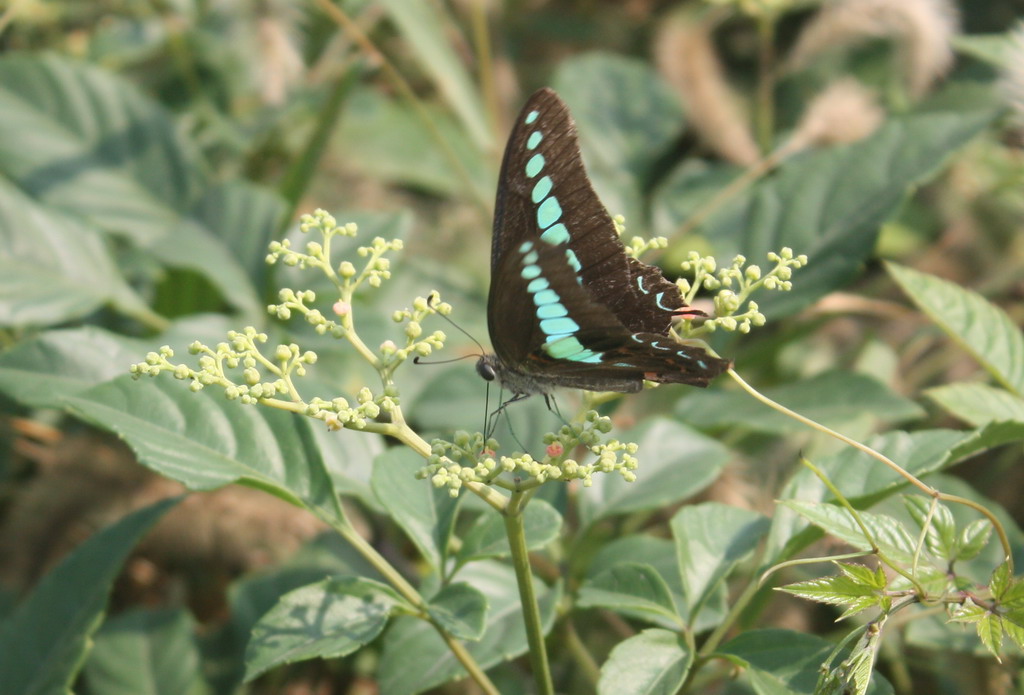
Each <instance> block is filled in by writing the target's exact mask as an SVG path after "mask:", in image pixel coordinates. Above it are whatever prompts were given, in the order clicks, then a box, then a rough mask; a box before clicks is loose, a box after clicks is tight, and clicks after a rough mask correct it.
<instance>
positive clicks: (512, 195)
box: [491, 88, 693, 333]
mask: <svg viewBox="0 0 1024 695" xmlns="http://www.w3.org/2000/svg"><path fill="white" fill-rule="evenodd" d="M500 182H501V183H500V184H499V186H498V198H497V203H496V205H495V217H494V236H493V240H492V248H491V259H492V284H493V282H494V281H495V276H494V274H493V270H494V267H495V266H497V264H498V259H500V258H502V257H503V256H504V255H505V254H506V253H507V252H508V250H509V249H511V248H514V247H515V246H517V245H518V244H519V243H521V242H522V241H524V240H527V239H536V238H537V237H540V238H542V239H544V240H545V241H548V242H550V243H553V244H555V245H557V246H560V247H562V248H563V249H565V252H566V255H567V258H568V260H569V263H570V266H571V267H572V268H573V269H574V271H575V272H576V274H577V276H578V278H579V281H580V282H581V283H582V284H583V285H584V286H585V287H586V288H587V289H588V291H590V293H591V294H592V295H593V296H594V298H595V299H596V300H597V301H598V302H599V303H601V304H603V305H604V306H605V307H607V308H608V309H609V310H610V311H611V312H612V313H613V314H615V315H616V316H617V317H618V319H619V320H620V321H621V322H622V323H623V324H624V325H625V326H626V327H627V328H628V329H630V330H631V331H636V332H651V333H664V332H666V331H667V330H668V328H669V326H670V324H671V321H672V319H673V317H674V316H677V315H680V314H683V313H690V314H692V313H693V312H692V310H689V311H687V306H686V303H685V302H684V301H683V298H682V296H681V295H680V293H679V289H678V288H677V287H676V285H675V283H672V282H669V281H668V280H666V279H665V278H664V276H662V274H661V270H660V269H658V268H657V267H655V266H651V265H647V264H645V263H642V262H640V261H638V260H636V259H635V258H630V257H628V256H627V255H626V252H625V248H624V247H623V245H622V242H621V241H620V240H619V237H618V233H617V232H616V231H615V225H614V223H613V222H612V219H611V216H610V215H609V214H608V211H607V210H606V209H605V207H604V205H603V204H602V203H601V200H600V199H599V198H598V197H597V193H595V192H594V189H593V187H592V186H591V184H590V179H589V178H588V177H587V173H586V170H585V169H584V167H583V160H582V158H581V156H580V149H579V143H578V138H577V134H576V124H575V123H574V122H573V120H572V116H571V115H570V114H569V109H568V107H567V106H566V105H565V103H564V102H563V101H562V100H561V98H559V96H558V95H557V94H556V93H555V92H554V91H553V90H551V89H546V88H545V89H541V90H538V91H537V92H535V93H534V94H533V96H531V97H530V99H529V100H528V101H527V102H526V105H525V106H524V107H523V110H522V112H521V113H520V114H519V116H518V118H517V119H516V122H515V125H514V127H513V129H512V134H511V135H510V137H509V142H508V146H507V147H506V149H505V157H504V160H503V162H502V169H501V178H500Z"/></svg>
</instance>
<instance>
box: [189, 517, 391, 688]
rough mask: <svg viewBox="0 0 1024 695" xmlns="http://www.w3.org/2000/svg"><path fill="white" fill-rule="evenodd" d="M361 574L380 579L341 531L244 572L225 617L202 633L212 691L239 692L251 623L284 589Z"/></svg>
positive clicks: (262, 614) (233, 592) (323, 536)
mask: <svg viewBox="0 0 1024 695" xmlns="http://www.w3.org/2000/svg"><path fill="white" fill-rule="evenodd" d="M344 576H348V577H361V578H366V579H377V580H378V581H382V580H383V577H381V576H380V575H379V574H378V573H377V571H376V570H375V569H374V568H373V567H372V566H370V564H369V563H368V562H367V561H366V559H365V558H364V557H362V556H361V555H359V554H358V553H357V552H356V551H355V550H354V549H353V547H352V545H351V544H349V543H348V542H347V541H345V540H344V539H342V538H341V536H339V535H338V534H333V533H332V534H324V535H321V536H318V537H316V538H315V539H314V540H313V541H311V542H309V543H307V544H306V545H304V546H303V547H302V548H300V549H299V551H298V552H297V553H295V555H293V556H292V557H290V558H289V559H288V560H287V561H286V562H285V564H284V565H283V566H279V567H274V568H272V569H269V570H267V571H264V572H261V573H257V574H253V575H250V576H246V577H244V578H242V579H241V580H239V581H237V582H235V584H234V585H233V586H232V587H231V591H230V593H229V594H228V598H229V600H230V610H229V611H228V617H227V621H226V622H224V623H223V624H221V625H219V626H217V627H216V628H213V629H212V630H209V631H208V633H207V634H206V635H204V638H203V653H204V661H205V662H206V664H207V666H208V669H209V670H207V671H206V676H207V680H209V682H210V686H211V689H212V692H214V693H235V692H238V690H239V688H240V687H241V683H242V679H243V678H244V677H245V653H246V649H248V647H249V642H250V640H251V637H252V630H253V626H255V625H256V623H257V622H259V620H260V619H261V618H263V616H264V615H266V614H267V613H268V612H269V611H270V610H271V609H273V608H274V606H276V605H277V604H278V601H280V600H281V597H283V596H284V595H285V594H287V593H289V592H291V591H294V590H296V589H300V588H302V587H304V586H307V585H309V584H314V583H316V582H320V581H323V580H324V578H326V577H344Z"/></svg>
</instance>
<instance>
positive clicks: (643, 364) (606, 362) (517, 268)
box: [492, 239, 729, 392]
mask: <svg viewBox="0 0 1024 695" xmlns="http://www.w3.org/2000/svg"><path fill="white" fill-rule="evenodd" d="M498 272H499V273H500V275H501V277H502V278H503V281H502V282H501V283H499V284H497V285H496V286H493V287H492V292H494V293H495V296H493V297H492V301H493V303H494V305H495V306H508V307H515V308H514V309H513V310H512V311H513V312H514V314H513V315H510V316H503V315H500V314H499V315H495V316H493V317H492V318H493V319H494V320H493V330H492V340H494V345H495V350H496V352H497V353H498V357H499V358H500V360H501V361H502V363H503V364H505V365H508V366H511V367H512V368H513V369H514V370H516V371H517V372H519V373H520V374H523V375H526V376H528V377H532V379H533V381H534V382H536V383H541V384H544V383H547V384H552V385H558V386H568V387H571V388H582V389H588V390H592V391H622V392H632V391H639V390H640V389H641V388H642V387H643V381H644V379H649V380H651V381H657V382H662V383H681V384H692V385H694V386H707V384H708V383H709V382H710V380H711V379H713V378H714V377H715V376H717V375H718V374H720V373H722V372H723V371H725V370H726V369H727V368H728V367H729V363H728V362H727V361H726V360H722V359H719V358H717V357H713V356H711V355H709V354H708V353H707V352H706V351H705V350H703V349H701V348H698V347H692V346H685V345H681V344H679V343H677V342H676V341H675V340H673V339H672V338H671V337H669V336H668V335H667V334H661V333H650V332H644V331H632V330H630V329H629V328H628V327H627V326H625V325H624V324H623V323H622V322H621V321H620V320H619V319H618V317H617V316H615V314H613V313H612V312H610V311H609V310H608V308H607V307H605V306H604V305H603V304H601V303H600V302H598V301H597V300H596V299H595V298H594V297H593V295H592V294H591V293H590V292H588V291H587V289H586V287H585V286H584V285H582V284H580V283H579V282H578V281H577V280H578V278H577V274H576V272H575V270H574V269H573V267H572V266H571V264H570V263H569V262H568V260H567V259H566V256H565V253H564V249H561V248H559V247H558V246H557V245H553V244H549V243H547V242H546V241H544V240H543V239H538V240H537V241H535V242H534V241H529V240H527V241H523V242H521V243H520V245H519V246H518V247H516V248H515V249H513V250H511V251H509V252H508V254H507V255H506V256H505V257H504V258H503V259H502V263H501V265H500V266H499V269H498ZM510 346H512V349H509V347H510ZM540 390H543V389H540Z"/></svg>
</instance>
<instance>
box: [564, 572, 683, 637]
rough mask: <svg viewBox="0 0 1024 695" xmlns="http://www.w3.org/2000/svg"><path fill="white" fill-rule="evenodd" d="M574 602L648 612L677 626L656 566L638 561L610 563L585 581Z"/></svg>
mask: <svg viewBox="0 0 1024 695" xmlns="http://www.w3.org/2000/svg"><path fill="white" fill-rule="evenodd" d="M576 605H577V606H579V607H581V608H592V607H603V608H608V609H610V610H613V611H619V610H624V611H628V612H629V613H630V614H632V615H636V614H641V615H642V614H646V613H651V614H654V615H658V616H661V617H664V618H668V619H669V620H670V621H672V622H673V623H676V624H680V625H681V623H680V620H679V615H678V613H677V612H676V606H675V602H674V601H673V600H672V594H671V593H670V592H669V589H668V585H667V584H666V583H665V580H664V579H662V577H661V575H660V574H658V571H657V570H656V569H654V568H653V567H651V566H650V565H645V564H641V563H638V562H623V563H620V564H618V565H614V566H613V567H610V568H609V569H606V570H605V571H603V572H601V573H600V574H598V575H597V576H595V577H593V578H591V579H588V580H587V581H585V582H584V583H583V586H582V587H580V591H579V596H578V598H577V601H576Z"/></svg>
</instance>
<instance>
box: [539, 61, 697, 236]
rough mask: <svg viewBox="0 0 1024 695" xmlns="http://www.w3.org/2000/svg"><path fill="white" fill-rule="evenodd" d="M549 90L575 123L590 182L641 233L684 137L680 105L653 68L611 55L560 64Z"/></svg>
mask: <svg viewBox="0 0 1024 695" xmlns="http://www.w3.org/2000/svg"><path fill="white" fill-rule="evenodd" d="M551 84H552V86H553V87H554V88H555V89H556V90H557V91H558V93H559V94H560V95H561V96H562V98H563V99H565V102H566V103H567V104H568V105H569V107H570V110H571V111H572V115H573V118H574V119H575V120H576V123H577V127H578V129H579V134H580V148H581V150H582V152H583V160H584V162H585V164H586V167H587V174H588V176H589V178H590V180H591V182H592V183H593V185H594V188H595V190H596V191H597V193H598V195H599V196H600V198H601V200H602V202H603V203H604V206H605V207H606V208H608V211H609V212H610V213H611V214H612V215H619V214H622V215H625V217H626V223H627V225H629V228H630V229H631V230H634V231H640V228H642V227H643V226H644V225H645V222H646V220H647V214H646V212H645V207H646V204H645V199H646V187H647V186H648V185H649V183H650V181H651V180H652V179H653V178H654V176H655V174H656V173H657V167H658V166H659V165H660V164H661V163H662V162H663V159H664V156H665V154H666V152H668V151H669V150H670V149H671V147H672V146H673V144H674V143H675V141H676V140H677V139H678V137H679V134H680V133H681V132H682V130H683V112H682V109H680V107H679V100H678V99H677V98H676V96H675V95H674V94H673V93H672V91H671V90H670V89H669V88H668V87H667V86H666V85H665V83H664V81H662V80H661V79H660V78H659V77H658V74H657V73H656V72H655V71H654V70H653V69H652V68H651V66H650V65H649V64H647V63H645V62H643V61H641V60H637V59H633V58H624V57H622V56H619V55H614V54H610V53H590V54H585V55H582V56H577V57H575V58H570V59H568V60H564V61H562V62H561V63H560V64H559V66H558V69H557V70H556V71H555V75H554V77H553V78H552V80H551ZM610 94H614V95H615V97H614V98H612V99H609V98H608V95H610Z"/></svg>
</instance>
